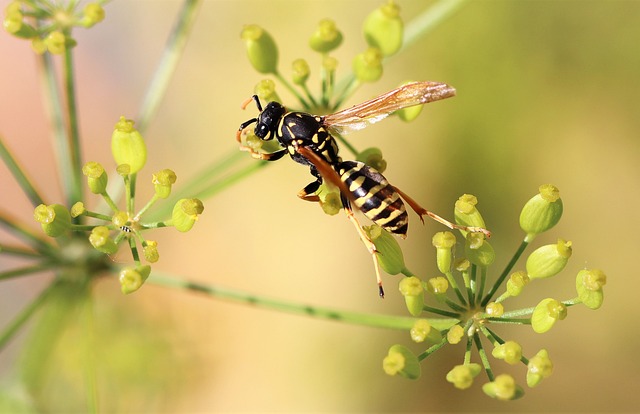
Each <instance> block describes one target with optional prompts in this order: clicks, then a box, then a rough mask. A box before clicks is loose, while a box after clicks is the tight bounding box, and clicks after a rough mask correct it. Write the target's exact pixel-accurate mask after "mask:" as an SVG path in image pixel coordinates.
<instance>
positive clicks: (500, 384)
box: [482, 374, 524, 401]
mask: <svg viewBox="0 0 640 414" xmlns="http://www.w3.org/2000/svg"><path fill="white" fill-rule="evenodd" d="M482 391H484V393H485V394H487V395H488V396H489V397H491V398H496V399H498V400H502V401H509V400H515V399H518V398H520V397H522V396H523V395H524V390H523V389H522V388H521V387H520V386H519V385H518V384H516V381H515V380H514V379H513V377H512V376H511V375H509V374H501V375H498V376H497V377H496V378H495V380H493V381H492V382H488V383H486V384H484V385H483V386H482Z"/></svg>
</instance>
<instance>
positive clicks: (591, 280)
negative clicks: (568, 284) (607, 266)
mask: <svg viewBox="0 0 640 414" xmlns="http://www.w3.org/2000/svg"><path fill="white" fill-rule="evenodd" d="M606 283H607V275H605V274H604V272H603V271H602V270H599V269H592V270H589V269H584V270H581V271H579V272H578V276H577V277H576V290H577V291H578V298H580V300H581V301H582V303H584V305H585V306H586V307H588V308H589V309H594V310H595V309H598V308H599V307H600V306H602V302H603V301H604V292H603V291H602V287H603V286H604V285H605V284H606Z"/></svg>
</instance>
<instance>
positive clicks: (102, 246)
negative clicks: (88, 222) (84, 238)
mask: <svg viewBox="0 0 640 414" xmlns="http://www.w3.org/2000/svg"><path fill="white" fill-rule="evenodd" d="M89 243H91V245H92V246H93V247H94V248H95V249H96V250H97V251H99V252H102V253H106V254H114V253H115V252H116V251H118V245H116V243H115V241H113V239H112V238H111V231H110V230H109V229H108V228H107V227H105V226H98V227H94V228H93V230H91V234H90V235H89Z"/></svg>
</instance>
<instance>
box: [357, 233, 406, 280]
mask: <svg viewBox="0 0 640 414" xmlns="http://www.w3.org/2000/svg"><path fill="white" fill-rule="evenodd" d="M362 229H363V230H364V232H365V234H366V235H367V237H369V240H371V241H372V242H373V244H374V245H375V246H376V250H377V253H376V260H378V263H379V264H380V267H381V268H382V270H384V271H385V272H387V273H388V274H390V275H397V274H399V273H403V274H407V273H408V272H409V271H408V270H407V267H406V266H405V264H404V256H403V254H402V249H401V248H400V244H398V241H397V240H396V238H395V237H394V236H393V235H392V234H391V233H389V232H388V231H386V230H384V229H383V228H382V227H380V226H378V225H377V224H372V225H371V226H363V227H362Z"/></svg>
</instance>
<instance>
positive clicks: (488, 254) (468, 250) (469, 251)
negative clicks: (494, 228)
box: [464, 233, 496, 267]
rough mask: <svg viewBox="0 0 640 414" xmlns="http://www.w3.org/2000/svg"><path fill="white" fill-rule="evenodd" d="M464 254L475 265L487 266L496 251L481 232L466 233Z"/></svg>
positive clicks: (493, 258)
mask: <svg viewBox="0 0 640 414" xmlns="http://www.w3.org/2000/svg"><path fill="white" fill-rule="evenodd" d="M464 254H465V256H467V258H468V259H469V261H470V262H471V263H473V264H474V265H476V266H481V267H487V266H489V265H491V264H492V263H493V261H494V260H495V258H496V252H495V251H494V250H493V247H491V245H490V244H489V242H488V241H487V240H486V239H485V236H484V234H482V233H467V239H466V242H465V244H464Z"/></svg>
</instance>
